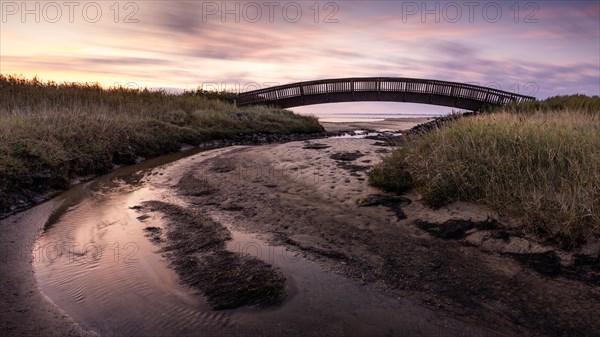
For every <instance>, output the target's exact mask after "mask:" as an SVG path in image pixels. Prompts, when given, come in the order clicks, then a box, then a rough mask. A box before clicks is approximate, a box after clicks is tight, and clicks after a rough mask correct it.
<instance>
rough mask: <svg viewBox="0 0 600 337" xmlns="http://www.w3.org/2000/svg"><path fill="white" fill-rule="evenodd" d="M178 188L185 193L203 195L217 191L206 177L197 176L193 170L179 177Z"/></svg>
mask: <svg viewBox="0 0 600 337" xmlns="http://www.w3.org/2000/svg"><path fill="white" fill-rule="evenodd" d="M177 189H178V190H179V191H180V192H181V193H182V194H184V195H189V196H203V195H211V194H213V193H215V192H216V191H217V189H215V188H213V187H212V186H211V185H210V184H209V183H208V180H206V179H200V178H197V177H196V176H195V175H194V173H193V172H188V173H187V174H186V175H184V176H183V177H181V179H179V182H178V183H177Z"/></svg>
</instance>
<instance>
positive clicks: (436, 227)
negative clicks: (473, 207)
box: [415, 220, 499, 240]
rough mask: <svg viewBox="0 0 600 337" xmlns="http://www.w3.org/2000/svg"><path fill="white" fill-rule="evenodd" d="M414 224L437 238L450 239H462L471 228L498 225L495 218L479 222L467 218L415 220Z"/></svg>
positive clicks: (490, 227)
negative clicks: (431, 220) (430, 220)
mask: <svg viewBox="0 0 600 337" xmlns="http://www.w3.org/2000/svg"><path fill="white" fill-rule="evenodd" d="M415 225H416V226H417V227H419V228H420V229H422V230H424V231H426V232H428V233H429V234H431V235H433V236H435V237H437V238H441V239H452V240H460V239H464V238H465V236H466V232H467V231H468V230H470V229H473V228H477V229H480V230H489V229H497V228H498V227H499V225H498V223H497V222H496V221H495V220H487V221H479V222H476V221H469V220H448V221H446V222H444V223H432V222H427V221H421V220H417V221H415Z"/></svg>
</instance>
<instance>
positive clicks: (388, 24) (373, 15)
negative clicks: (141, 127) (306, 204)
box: [0, 0, 600, 111]
mask: <svg viewBox="0 0 600 337" xmlns="http://www.w3.org/2000/svg"><path fill="white" fill-rule="evenodd" d="M0 12H1V13H0V16H1V18H0V20H1V21H0V40H1V42H0V72H1V73H3V74H6V75H8V74H21V75H23V76H25V77H33V76H38V77H39V78H41V79H43V80H55V81H84V82H99V83H100V84H102V85H104V86H111V85H114V84H115V83H117V84H120V85H129V86H137V87H148V88H173V89H195V88H196V87H198V86H202V87H204V88H205V89H212V88H218V89H223V88H226V89H227V90H239V89H244V88H246V89H253V88H257V87H263V86H267V85H273V84H284V83H290V82H295V81H304V80H315V79H322V78H338V77H358V76H398V77H417V78H430V79H439V80H448V81H457V82H469V83H475V84H480V85H487V86H494V87H496V88H499V89H502V90H507V91H513V92H519V93H522V94H527V95H534V96H537V97H538V98H545V97H548V96H552V95H557V94H571V93H583V94H588V95H598V94H600V4H599V2H598V1H520V2H516V1H496V2H491V1H427V2H424V1H368V2H367V1H313V0H311V1H289V2H288V1H282V2H278V1H226V2H225V1H203V2H202V1H190V2H174V1H112V0H111V1H65V2H63V1H55V2H39V1H26V2H22V1H5V0H2V1H0ZM236 21H237V22H236ZM217 84H218V85H217ZM370 104H371V105H372V103H370ZM400 106H402V104H398V103H394V104H390V103H388V104H379V105H377V109H380V110H381V109H383V111H396V110H402V109H404V110H407V109H408V108H407V107H406V106H404V107H400ZM338 107H339V105H338ZM346 107H348V106H346ZM355 107H356V105H355ZM313 109H317V110H318V109H321V110H322V109H331V106H329V107H327V106H320V107H316V108H313ZM360 109H365V107H364V106H362V107H361V108H360ZM410 109H413V110H414V109H415V107H410ZM422 109H423V111H433V110H435V109H437V110H440V108H439V107H437V108H431V107H427V106H422ZM300 110H302V109H300ZM304 110H307V111H310V109H309V108H304ZM442 110H447V108H442ZM315 111H316V110H315Z"/></svg>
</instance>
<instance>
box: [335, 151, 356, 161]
mask: <svg viewBox="0 0 600 337" xmlns="http://www.w3.org/2000/svg"><path fill="white" fill-rule="evenodd" d="M363 156H364V154H363V153H361V152H360V151H355V152H336V153H334V154H332V155H331V156H330V158H331V159H334V160H339V161H354V160H356V159H358V158H360V157H363Z"/></svg>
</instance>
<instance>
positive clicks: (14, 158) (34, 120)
mask: <svg viewBox="0 0 600 337" xmlns="http://www.w3.org/2000/svg"><path fill="white" fill-rule="evenodd" d="M220 98H223V100H221V99H220ZM230 99H231V97H230V96H227V95H225V96H223V95H220V94H211V95H209V94H207V93H204V92H188V93H184V94H171V93H167V92H161V91H148V90H131V89H126V88H114V89H103V88H102V87H100V86H99V85H96V84H79V83H55V82H43V81H40V80H38V79H32V80H28V79H24V78H21V77H17V76H5V75H1V74H0V211H2V210H6V208H7V207H9V206H10V205H9V203H11V201H10V200H8V199H7V198H6V196H7V195H8V194H10V193H15V192H17V193H19V192H22V191H23V190H28V191H33V192H41V191H45V190H48V189H49V188H58V189H63V188H66V187H68V185H69V181H70V179H72V178H73V177H75V176H81V175H89V174H99V173H104V172H107V171H109V170H111V169H112V168H113V165H114V164H131V163H134V162H135V160H136V158H138V157H151V156H156V155H159V154H164V153H168V152H173V151H177V150H179V149H180V148H181V145H182V144H183V143H188V144H192V145H197V144H199V143H202V142H204V141H208V140H214V139H221V138H230V137H234V136H239V135H243V134H251V133H268V134H289V133H311V132H320V131H322V127H321V126H320V125H319V123H318V121H317V119H316V118H313V117H303V116H298V115H295V114H293V113H291V112H289V111H285V110H279V109H271V108H267V107H253V108H243V109H240V108H237V107H235V106H234V105H233V104H231V103H230V102H229V101H230Z"/></svg>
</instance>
